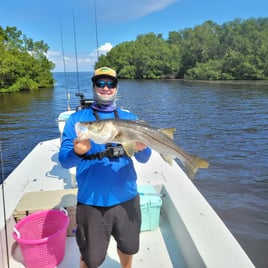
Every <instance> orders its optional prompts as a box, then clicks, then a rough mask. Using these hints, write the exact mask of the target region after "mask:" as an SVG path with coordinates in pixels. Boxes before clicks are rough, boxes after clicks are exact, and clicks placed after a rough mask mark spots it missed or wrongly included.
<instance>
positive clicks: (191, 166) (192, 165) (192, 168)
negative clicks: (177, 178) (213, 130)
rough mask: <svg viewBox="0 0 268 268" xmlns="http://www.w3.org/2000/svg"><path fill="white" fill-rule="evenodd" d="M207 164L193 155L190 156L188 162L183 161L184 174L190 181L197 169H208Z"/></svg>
mask: <svg viewBox="0 0 268 268" xmlns="http://www.w3.org/2000/svg"><path fill="white" fill-rule="evenodd" d="M208 166H209V163H208V162H207V161H206V160H204V159H202V158H200V157H198V156H195V155H191V156H190V161H185V163H184V167H185V172H186V174H187V175H188V177H189V178H190V179H193V178H194V176H195V174H196V172H197V170H198V169H199V168H208Z"/></svg>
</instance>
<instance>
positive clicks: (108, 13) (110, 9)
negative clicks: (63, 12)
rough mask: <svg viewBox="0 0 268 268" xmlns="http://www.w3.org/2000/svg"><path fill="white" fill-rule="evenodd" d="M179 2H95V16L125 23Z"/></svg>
mask: <svg viewBox="0 0 268 268" xmlns="http://www.w3.org/2000/svg"><path fill="white" fill-rule="evenodd" d="M178 1H179V0H134V1H128V2H127V4H126V1H125V0H117V1H107V0H98V1H97V2H96V9H97V15H98V17H100V18H101V19H102V20H106V21H109V20H112V21H116V20H117V21H125V20H128V21H129V20H133V19H137V18H141V17H144V16H146V15H148V14H150V13H153V12H157V11H159V10H162V9H165V8H166V7H168V6H170V5H171V4H173V3H175V2H178Z"/></svg>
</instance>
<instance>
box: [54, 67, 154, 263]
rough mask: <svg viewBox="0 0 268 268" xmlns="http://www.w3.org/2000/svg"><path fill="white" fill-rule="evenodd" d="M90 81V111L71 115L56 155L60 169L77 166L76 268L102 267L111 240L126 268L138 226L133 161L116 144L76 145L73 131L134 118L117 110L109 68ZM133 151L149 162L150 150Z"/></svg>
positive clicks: (136, 243) (134, 248) (85, 142)
mask: <svg viewBox="0 0 268 268" xmlns="http://www.w3.org/2000/svg"><path fill="white" fill-rule="evenodd" d="M92 82H93V95H94V100H95V101H94V103H93V104H92V106H91V107H88V108H85V109H82V110H81V111H78V112H76V113H74V114H72V115H71V116H70V118H69V119H68V121H67V122H66V125H65V129H64V132H63V137H62V144H61V148H60V153H59V160H60V163H61V164H62V166H63V167H65V168H70V167H73V166H76V169H77V172H76V177H77V184H78V194H77V199H78V205H77V211H76V221H77V233H76V240H77V244H78V246H79V250H80V253H81V260H80V267H81V268H86V267H87V268H96V267H98V266H100V265H101V264H102V263H103V262H104V260H105V256H106V253H107V248H108V244H109V240H110V236H111V235H112V236H113V237H114V238H115V240H116V242H117V251H118V255H119V259H120V262H121V265H122V267H124V268H130V267H131V264H132V256H133V254H135V253H136V252H137V251H138V249H139V233H140V225H141V212H140V205H139V195H138V193H137V184H136V180H137V176H136V172H135V169H134V166H133V162H132V160H131V158H129V157H128V156H127V155H126V154H124V151H123V150H122V147H120V145H115V144H108V145H107V144H96V143H94V142H93V141H91V140H83V141H79V140H78V139H77V138H76V133H75V127H74V126H75V123H76V122H82V121H94V120H99V119H106V118H120V119H133V120H135V119H137V117H136V116H135V115H133V114H131V113H130V112H128V111H125V110H122V109H119V108H117V107H116V103H115V99H116V95H117V92H118V79H117V76H116V72H115V71H114V70H113V69H111V68H108V67H102V68H99V69H97V70H95V72H94V76H93V77H92ZM107 147H109V150H108V149H107ZM111 149H112V151H113V150H115V151H116V154H115V155H114V156H113V155H112V156H111V155H110V154H111ZM136 151H137V152H136V153H135V155H134V156H135V158H136V159H137V161H139V162H142V163H145V162H146V161H148V159H149V157H150V155H151V150H150V149H149V148H146V146H145V145H144V144H140V143H136ZM108 152H109V153H108ZM118 152H119V153H118ZM120 152H121V153H120Z"/></svg>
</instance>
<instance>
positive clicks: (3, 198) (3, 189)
mask: <svg viewBox="0 0 268 268" xmlns="http://www.w3.org/2000/svg"><path fill="white" fill-rule="evenodd" d="M0 163H1V180H2V185H1V186H2V187H1V188H2V202H3V214H4V215H3V216H4V221H5V241H6V256H7V267H8V268H9V267H10V264H9V250H8V238H7V216H6V199H5V186H4V185H5V183H4V180H5V176H4V162H3V152H2V143H1V139H0Z"/></svg>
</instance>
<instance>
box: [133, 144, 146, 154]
mask: <svg viewBox="0 0 268 268" xmlns="http://www.w3.org/2000/svg"><path fill="white" fill-rule="evenodd" d="M146 148H147V145H145V144H143V143H141V142H136V146H135V149H136V151H137V152H139V151H142V150H144V149H146Z"/></svg>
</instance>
